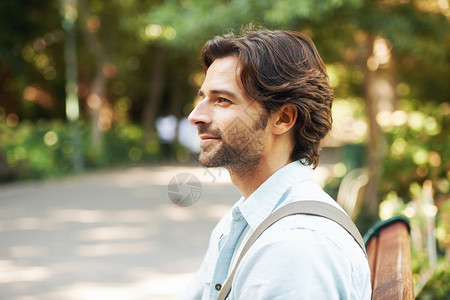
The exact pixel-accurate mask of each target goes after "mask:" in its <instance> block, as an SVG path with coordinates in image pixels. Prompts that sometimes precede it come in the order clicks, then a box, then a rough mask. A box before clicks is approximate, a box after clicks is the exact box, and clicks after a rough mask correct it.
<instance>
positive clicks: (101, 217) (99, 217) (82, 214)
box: [51, 209, 108, 223]
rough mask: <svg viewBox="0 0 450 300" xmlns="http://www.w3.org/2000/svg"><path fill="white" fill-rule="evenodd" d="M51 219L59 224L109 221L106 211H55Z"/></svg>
mask: <svg viewBox="0 0 450 300" xmlns="http://www.w3.org/2000/svg"><path fill="white" fill-rule="evenodd" d="M51 217H52V219H54V220H56V221H58V222H78V223H100V222H105V221H107V220H108V218H107V214H106V213H105V212H104V211H100V210H85V209H61V210H55V211H53V212H52V213H51Z"/></svg>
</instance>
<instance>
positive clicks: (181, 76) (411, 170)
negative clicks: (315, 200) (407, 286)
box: [0, 0, 450, 299]
mask: <svg viewBox="0 0 450 300" xmlns="http://www.w3.org/2000/svg"><path fill="white" fill-rule="evenodd" d="M449 20H450V8H449V1H448V0H376V1H368V0H339V1H338V0H323V1H314V0H295V1H293V0H277V1H262V0H228V1H209V0H172V1H164V0H143V1H137V0H111V1H100V0H61V1H57V0H53V1H52V0H48V1H31V0H26V1H25V0H24V1H1V2H0V216H1V219H0V250H1V251H0V266H1V268H0V298H2V299H103V298H105V297H108V298H109V299H149V298H150V299H171V298H172V297H173V296H174V295H175V294H177V293H179V292H180V291H181V287H182V286H185V285H186V284H187V282H188V281H189V278H190V276H192V272H194V271H195V269H196V268H197V266H198V264H199V263H200V260H201V257H202V255H203V253H204V251H205V250H206V245H207V238H208V236H207V235H208V232H209V231H210V230H211V229H212V227H213V226H214V223H215V222H216V221H217V220H218V218H220V216H221V215H222V213H223V212H225V211H226V209H227V208H229V207H230V206H231V205H232V204H233V202H234V201H235V200H237V199H238V198H239V193H238V192H237V191H236V190H235V189H234V187H233V186H232V185H231V184H230V182H229V178H227V177H226V172H225V171H223V170H214V171H208V170H205V169H203V168H201V167H199V166H198V163H197V162H196V160H195V158H196V155H197V153H198V151H199V149H198V145H197V143H196V140H195V135H196V130H195V128H194V129H193V128H192V127H190V126H189V125H188V124H186V119H185V118H186V116H187V115H188V114H189V112H190V111H191V110H192V108H193V106H194V103H195V96H196V94H197V90H198V88H199V87H200V85H201V83H202V81H203V79H204V73H203V70H202V66H201V63H200V59H199V58H200V50H201V47H202V45H203V44H204V43H205V42H206V41H207V40H208V39H210V38H212V37H213V36H215V35H222V34H225V33H228V32H229V31H230V30H233V31H239V29H240V28H242V27H244V26H246V25H247V24H249V23H253V24H257V25H262V26H264V27H266V28H269V29H291V30H297V31H301V32H303V33H305V34H306V35H308V36H309V37H311V38H312V39H313V41H314V42H315V44H316V46H317V48H318V50H319V53H320V54H321V55H322V58H323V60H324V61H325V63H326V65H327V69H328V73H329V80H330V84H331V86H332V87H333V88H334V91H335V101H334V104H333V118H334V125H333V130H332V132H331V133H330V134H329V135H328V136H327V137H326V138H325V140H324V142H323V145H322V147H323V152H322V158H321V164H320V165H319V167H318V169H317V172H316V177H317V178H316V179H317V180H318V181H319V182H320V183H321V185H322V186H323V187H324V188H325V189H326V191H327V192H329V193H330V194H331V195H332V196H333V197H335V198H336V199H337V200H338V201H339V202H340V203H341V204H342V205H343V206H344V207H345V208H346V209H347V211H348V212H349V214H350V215H351V216H352V217H353V219H354V220H355V221H356V223H357V225H358V227H359V229H360V230H361V232H362V233H365V232H366V231H367V229H368V228H369V227H370V225H372V224H373V223H374V222H375V221H376V220H377V219H386V218H389V217H390V216H392V215H395V214H403V215H405V216H407V217H408V218H409V219H410V220H411V226H412V231H411V243H412V259H413V272H414V281H415V289H416V294H417V295H418V298H419V299H449V298H450V271H449V265H450V201H449V200H450V196H449V190H450V162H449V160H448V158H449V157H450V142H449V129H450V117H449V114H450V103H449V100H450V84H449V82H450V76H449V75H450V26H449V25H450V24H449ZM183 170H188V172H191V173H192V174H196V175H197V177H198V178H199V180H200V182H202V183H203V195H202V199H203V200H200V201H199V202H198V203H196V204H195V205H194V206H193V207H188V208H180V207H176V206H174V205H172V204H171V203H170V200H169V199H168V197H167V191H166V187H167V184H168V183H169V181H170V179H171V178H172V177H173V176H174V175H176V174H178V173H180V172H183ZM208 195H209V196H208ZM217 195H219V196H217ZM188 229H189V230H188ZM72 237H73V238H72ZM99 241H100V242H101V243H97V242H99ZM89 247H90V248H89ZM111 249H113V250H111ZM150 257H151V258H150ZM112 274H116V275H117V274H121V276H118V275H117V276H112ZM125 283H127V284H125ZM130 291H134V293H131V292H130Z"/></svg>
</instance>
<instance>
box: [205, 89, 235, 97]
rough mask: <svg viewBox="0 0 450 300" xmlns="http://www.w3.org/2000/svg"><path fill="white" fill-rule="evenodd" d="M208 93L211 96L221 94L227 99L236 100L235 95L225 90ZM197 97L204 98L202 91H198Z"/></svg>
mask: <svg viewBox="0 0 450 300" xmlns="http://www.w3.org/2000/svg"><path fill="white" fill-rule="evenodd" d="M210 93H211V94H213V95H218V94H223V95H227V96H228V97H230V98H234V99H236V98H237V96H236V94H235V93H233V92H231V91H227V90H211V91H210ZM198 95H199V96H200V97H203V96H205V93H204V92H203V91H202V90H199V91H198Z"/></svg>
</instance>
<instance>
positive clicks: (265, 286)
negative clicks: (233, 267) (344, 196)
mask: <svg viewBox="0 0 450 300" xmlns="http://www.w3.org/2000/svg"><path fill="white" fill-rule="evenodd" d="M328 222H331V223H328ZM335 225H336V226H339V225H337V224H335V223H334V222H333V221H330V220H325V219H323V218H319V217H314V216H304V215H301V216H291V217H286V218H285V219H283V220H280V221H279V222H277V223H276V224H274V225H273V226H272V227H271V228H269V229H268V230H267V231H266V232H265V233H264V234H263V235H262V236H261V237H260V238H259V239H258V240H257V241H256V242H255V244H254V245H253V246H252V247H251V248H250V250H249V252H248V253H247V254H246V256H245V257H244V259H243V260H242V262H241V264H240V266H239V268H238V270H237V272H236V277H235V280H234V282H236V286H235V283H234V282H233V288H235V292H240V293H244V294H241V295H240V296H243V295H245V296H247V297H254V296H255V295H253V294H247V295H246V294H245V293H252V290H254V289H251V288H250V287H251V286H258V289H257V290H259V291H262V290H265V291H264V295H265V296H267V295H270V294H271V293H275V294H274V295H273V296H274V298H273V299H275V298H276V297H275V296H276V295H280V294H285V297H283V298H280V299H288V298H289V295H292V296H295V298H299V295H301V296H302V297H306V298H307V297H310V296H312V295H315V296H319V298H326V299H334V298H346V299H352V297H351V296H350V295H352V294H355V293H356V294H357V293H359V291H358V290H363V289H365V288H364V287H361V286H362V285H365V284H366V283H365V282H368V278H369V277H370V275H369V271H368V266H367V267H366V265H367V261H366V259H365V257H364V254H363V252H362V251H361V249H359V246H358V245H357V244H356V243H355V242H354V241H353V240H350V241H349V240H347V239H346V238H347V237H345V235H347V236H348V233H347V232H344V233H342V232H340V229H339V228H337V227H335ZM339 227H340V226H339ZM342 230H344V229H342ZM344 231H345V230H344ZM348 237H349V238H350V239H352V238H351V237H350V236H348ZM342 238H343V241H342V240H341V241H339V240H340V239H342ZM358 251H359V252H361V253H358ZM355 255H356V256H355ZM359 278H362V279H359ZM360 281H361V282H360ZM369 288H370V287H369ZM291 293H294V294H291ZM302 297H300V298H302ZM359 298H362V297H359ZM258 299H259V297H258ZM267 299H270V297H268V298H267ZM354 299H358V297H355V298H354Z"/></svg>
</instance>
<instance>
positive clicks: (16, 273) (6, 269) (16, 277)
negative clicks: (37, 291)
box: [0, 260, 51, 284]
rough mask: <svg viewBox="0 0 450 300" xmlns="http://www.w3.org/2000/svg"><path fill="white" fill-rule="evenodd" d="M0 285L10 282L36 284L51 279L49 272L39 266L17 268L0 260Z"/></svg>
mask: <svg viewBox="0 0 450 300" xmlns="http://www.w3.org/2000/svg"><path fill="white" fill-rule="evenodd" d="M0 269H1V272H0V284H6V283H12V282H38V281H45V280H48V279H49V278H50V277H51V272H50V270H49V269H48V268H46V267H41V266H19V265H16V264H14V262H12V261H10V260H0Z"/></svg>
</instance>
